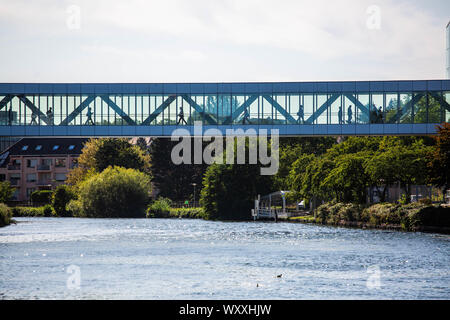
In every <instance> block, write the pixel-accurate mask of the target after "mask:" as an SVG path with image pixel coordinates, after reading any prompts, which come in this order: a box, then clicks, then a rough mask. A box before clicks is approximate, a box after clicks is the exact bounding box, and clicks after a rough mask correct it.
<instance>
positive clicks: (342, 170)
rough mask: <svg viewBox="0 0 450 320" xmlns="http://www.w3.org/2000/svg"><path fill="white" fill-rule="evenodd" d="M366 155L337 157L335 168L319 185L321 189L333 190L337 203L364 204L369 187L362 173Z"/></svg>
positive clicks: (361, 153)
mask: <svg viewBox="0 0 450 320" xmlns="http://www.w3.org/2000/svg"><path fill="white" fill-rule="evenodd" d="M367 155H368V153H367V152H360V153H351V154H346V155H342V156H340V157H338V158H337V159H336V160H335V167H334V168H333V169H332V170H331V171H330V172H329V173H328V175H327V176H326V178H325V179H324V180H323V181H322V183H321V184H322V186H323V188H324V189H326V190H333V191H334V193H335V197H336V199H337V200H338V201H341V202H358V203H364V202H365V201H366V196H367V187H368V185H369V178H368V176H367V175H366V174H365V171H364V167H365V161H366V158H367Z"/></svg>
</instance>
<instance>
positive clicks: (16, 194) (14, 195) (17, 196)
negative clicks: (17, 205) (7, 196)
mask: <svg viewBox="0 0 450 320" xmlns="http://www.w3.org/2000/svg"><path fill="white" fill-rule="evenodd" d="M19 194H20V191H19V189H17V188H16V189H14V193H13V195H12V197H11V200H19Z"/></svg>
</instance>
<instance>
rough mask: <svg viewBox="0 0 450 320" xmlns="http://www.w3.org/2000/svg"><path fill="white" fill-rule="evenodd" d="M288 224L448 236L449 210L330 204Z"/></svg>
mask: <svg viewBox="0 0 450 320" xmlns="http://www.w3.org/2000/svg"><path fill="white" fill-rule="evenodd" d="M285 221H288V222H299V223H314V224H321V225H333V226H341V227H352V228H362V229H386V230H397V231H412V232H416V231H423V232H436V233H443V234H450V207H444V206H436V205H430V204H425V203H420V202H415V203H410V204H405V205H400V204H393V203H381V204H374V205H371V206H364V205H358V204H353V203H335V202H330V203H326V204H323V205H321V206H320V207H318V208H317V211H316V217H315V218H314V215H308V216H302V217H291V218H288V219H286V220H285Z"/></svg>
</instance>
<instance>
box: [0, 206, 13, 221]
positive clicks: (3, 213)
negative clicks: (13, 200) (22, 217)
mask: <svg viewBox="0 0 450 320" xmlns="http://www.w3.org/2000/svg"><path fill="white" fill-rule="evenodd" d="M11 217H12V212H11V209H10V208H9V207H8V206H7V205H6V204H4V203H0V227H4V226H7V225H8V224H10V223H11Z"/></svg>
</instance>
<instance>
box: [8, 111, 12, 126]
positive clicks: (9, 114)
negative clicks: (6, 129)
mask: <svg viewBox="0 0 450 320" xmlns="http://www.w3.org/2000/svg"><path fill="white" fill-rule="evenodd" d="M12 121H13V111H12V107H10V108H9V110H8V124H9V125H11V124H12Z"/></svg>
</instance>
